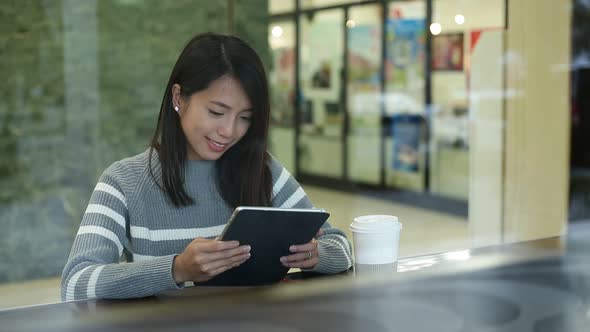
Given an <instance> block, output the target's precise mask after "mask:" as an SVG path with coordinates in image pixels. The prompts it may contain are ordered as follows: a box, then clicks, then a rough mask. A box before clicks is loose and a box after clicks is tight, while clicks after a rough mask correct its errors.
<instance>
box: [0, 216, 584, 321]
mask: <svg viewBox="0 0 590 332" xmlns="http://www.w3.org/2000/svg"><path fill="white" fill-rule="evenodd" d="M569 234H570V235H569V236H567V237H559V238H550V239H543V240H536V241H528V242H523V243H517V244H510V245H502V246H494V247H487V248H479V249H471V250H463V251H455V252H446V253H440V254H434V255H425V256H419V257H412V258H407V259H402V260H400V262H399V264H398V272H397V273H395V272H391V273H379V274H372V275H366V276H355V275H354V273H350V272H348V273H344V274H341V275H335V276H328V277H318V276H316V275H309V274H294V275H291V276H290V280H288V281H286V282H282V283H281V284H279V285H275V286H268V287H252V288H247V287H192V288H188V289H185V290H182V291H175V292H167V293H164V294H161V295H158V296H155V297H150V298H144V299H135V300H122V301H106V300H92V301H78V302H70V303H59V304H49V305H39V306H33V307H27V308H19V309H10V310H4V311H0V331H107V330H108V331H161V330H166V331H199V330H204V331H231V330H239V331H322V330H328V331H534V332H544V331H556V332H557V331H585V332H588V331H590V256H589V254H590V226H587V225H583V224H580V225H576V227H572V228H571V229H570V231H569Z"/></svg>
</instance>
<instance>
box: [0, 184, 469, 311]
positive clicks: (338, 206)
mask: <svg viewBox="0 0 590 332" xmlns="http://www.w3.org/2000/svg"><path fill="white" fill-rule="evenodd" d="M305 191H306V192H307V194H308V195H309V197H310V198H311V199H312V201H313V203H314V205H315V206H316V207H320V208H324V209H326V210H327V211H328V212H330V213H331V217H330V219H329V221H330V223H331V224H332V226H334V227H338V228H340V229H342V230H343V231H345V232H346V234H347V235H348V237H349V238H351V233H350V230H349V229H348V225H349V224H350V223H351V222H352V219H353V218H354V217H356V216H359V215H365V214H392V215H396V216H398V218H399V219H400V221H401V222H402V223H403V230H402V233H401V239H400V256H402V257H405V256H414V255H419V254H425V253H433V252H440V251H448V250H458V249H465V248H467V247H468V244H469V242H468V229H467V221H466V220H465V219H462V218H458V217H455V216H450V215H444V214H440V213H435V212H433V211H428V210H422V209H418V208H414V207H409V206H406V205H401V204H396V203H393V202H391V201H385V200H376V199H372V198H367V197H365V196H360V195H354V194H349V193H343V192H339V191H333V190H328V189H324V188H319V187H312V186H305ZM59 283H60V280H59V278H52V279H43V280H34V281H27V282H22V283H10V284H5V285H0V309H5V308H11V307H20V306H27V305H34V304H40V303H52V302H58V301H59Z"/></svg>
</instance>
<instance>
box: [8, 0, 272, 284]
mask: <svg viewBox="0 0 590 332" xmlns="http://www.w3.org/2000/svg"><path fill="white" fill-rule="evenodd" d="M226 6H227V2H226V1H207V0H175V1H161V0H84V1H78V0H46V1H2V2H0V17H1V19H0V77H2V80H0V225H1V226H2V232H0V282H6V281H13V280H23V279H33V278H41V277H48V276H57V275H59V274H60V273H61V269H62V268H63V265H64V264H65V261H66V259H67V255H68V253H69V250H70V247H71V243H72V240H73V237H74V235H75V233H76V231H77V228H78V225H79V222H80V218H81V216H82V214H83V212H84V210H85V208H86V204H87V202H88V199H89V197H90V193H91V191H92V189H93V187H94V185H95V183H96V180H97V178H98V176H100V174H101V172H102V171H103V170H104V169H105V168H106V167H107V166H108V165H109V164H111V163H112V162H113V161H115V160H119V159H121V158H125V157H128V156H131V155H134V154H137V153H140V152H141V151H143V150H145V149H146V148H147V146H148V143H149V139H150V137H151V135H152V132H153V130H154V128H155V125H156V118H157V114H158V111H159V107H160V103H161V99H162V96H163V92H164V91H163V89H164V88H165V85H166V82H167V79H168V75H169V74H170V70H171V69H172V66H173V64H174V61H175V60H176V57H177V56H178V54H179V52H180V50H181V48H182V47H183V45H184V43H185V42H186V41H187V40H188V39H189V38H190V37H191V36H192V35H194V34H196V33H199V32H205V31H215V32H226V31H227V17H226V14H227V11H226V8H227V7H226ZM234 6H235V8H236V10H235V17H234V24H233V26H234V28H235V30H234V32H235V33H236V34H238V35H240V36H242V37H243V38H245V39H246V40H248V41H249V42H251V43H252V44H253V45H254V47H255V48H256V49H257V50H258V52H260V54H261V56H262V57H263V58H264V59H265V60H266V59H268V54H269V51H268V43H267V36H266V29H267V10H266V8H267V0H240V1H234ZM267 63H268V62H267Z"/></svg>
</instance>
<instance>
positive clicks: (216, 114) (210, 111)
mask: <svg viewBox="0 0 590 332" xmlns="http://www.w3.org/2000/svg"><path fill="white" fill-rule="evenodd" d="M209 114H211V115H213V116H222V115H223V113H219V112H215V111H212V110H209Z"/></svg>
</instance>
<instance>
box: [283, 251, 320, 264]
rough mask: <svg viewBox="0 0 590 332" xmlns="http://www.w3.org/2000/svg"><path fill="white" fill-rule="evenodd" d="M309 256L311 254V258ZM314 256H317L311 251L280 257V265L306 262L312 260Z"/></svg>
mask: <svg viewBox="0 0 590 332" xmlns="http://www.w3.org/2000/svg"><path fill="white" fill-rule="evenodd" d="M310 254H311V258H310V257H309V256H310ZM316 256H317V252H315V253H314V252H313V251H305V252H298V253H296V254H293V255H289V256H283V257H281V263H294V262H299V261H308V260H311V259H313V258H314V257H316Z"/></svg>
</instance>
